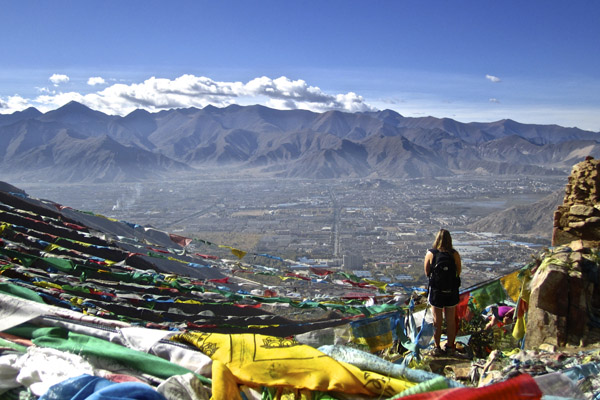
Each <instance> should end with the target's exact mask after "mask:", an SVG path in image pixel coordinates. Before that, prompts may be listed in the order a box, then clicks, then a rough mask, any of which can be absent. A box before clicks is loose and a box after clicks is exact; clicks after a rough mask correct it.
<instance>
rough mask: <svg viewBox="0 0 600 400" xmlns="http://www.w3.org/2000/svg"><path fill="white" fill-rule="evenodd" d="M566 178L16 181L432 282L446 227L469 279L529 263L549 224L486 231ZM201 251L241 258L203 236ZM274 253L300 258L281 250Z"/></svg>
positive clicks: (334, 264) (252, 245)
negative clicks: (529, 230)
mask: <svg viewBox="0 0 600 400" xmlns="http://www.w3.org/2000/svg"><path fill="white" fill-rule="evenodd" d="M566 181H567V179H566V177H559V176H557V177H512V178H509V177H501V178H493V177H489V178H475V179H473V178H472V177H469V178H466V177H464V178H461V177H455V178H451V179H443V180H442V179H418V180H382V179H356V180H294V179H291V180H280V179H268V180H260V179H216V178H214V177H213V178H212V179H194V180H192V179H186V180H177V181H175V180H170V181H160V182H141V183H129V184H120V183H112V184H100V185H78V184H77V185H76V184H73V185H50V184H44V183H36V184H32V183H27V184H25V183H16V186H18V187H20V188H22V189H24V190H26V191H27V192H28V194H29V195H30V196H32V197H37V198H41V199H47V200H51V201H54V202H57V203H59V204H62V205H65V206H69V207H72V208H75V209H78V210H81V211H90V212H93V213H96V214H101V215H104V216H106V217H111V218H115V219H118V220H123V221H127V222H131V223H135V224H139V225H142V226H146V227H148V226H151V227H154V228H156V229H159V230H162V231H166V232H169V233H175V234H178V235H182V236H186V237H190V238H194V239H201V240H204V241H207V242H210V243H211V244H219V245H225V246H231V247H234V248H237V249H240V250H244V251H246V252H248V253H249V254H248V255H246V256H245V257H244V258H243V259H242V260H241V262H242V263H247V264H251V265H264V266H271V267H277V268H281V269H288V270H291V269H294V268H298V269H301V268H302V266H304V267H306V266H307V265H315V266H322V267H327V268H330V269H343V270H345V271H349V272H352V273H354V274H356V275H358V276H361V277H369V278H372V279H375V280H379V281H383V282H402V283H404V284H407V285H411V286H412V285H423V284H424V283H425V277H424V275H423V257H424V255H425V253H426V251H427V249H428V248H430V247H431V245H432V242H433V240H434V237H435V234H436V233H437V231H438V230H439V229H440V228H442V227H443V228H446V229H449V230H450V231H451V232H452V234H453V239H454V245H455V248H456V249H457V250H458V251H459V252H460V253H461V255H462V258H463V275H462V287H463V288H466V287H470V286H472V285H475V284H477V283H480V282H484V281H486V280H488V279H492V278H495V277H498V276H500V275H503V274H505V273H507V272H509V271H512V270H515V269H517V268H519V267H522V266H524V265H526V264H527V263H528V262H530V261H531V260H532V257H534V256H536V255H538V254H539V253H541V251H542V250H543V249H544V247H547V246H549V245H550V240H551V235H552V214H551V213H550V215H548V216H547V218H548V221H549V223H548V226H549V229H548V232H547V233H546V234H544V235H523V234H518V233H507V232H504V233H503V234H498V233H491V232H476V231H472V230H470V229H469V228H468V227H469V225H470V224H472V223H473V222H475V221H477V220H479V219H481V218H482V217H485V216H487V215H489V214H491V213H494V212H497V211H501V210H504V209H507V208H509V207H512V206H519V205H528V204H532V203H535V202H536V201H538V200H540V199H542V198H544V197H546V196H548V195H550V194H552V193H555V192H557V191H559V190H561V189H563V188H564V186H565V184H566ZM191 246H193V247H194V248H193V250H194V251H195V252H199V253H203V254H213V255H217V256H219V257H222V258H235V257H233V256H232V255H231V253H230V252H227V251H225V249H223V248H220V247H218V246H211V245H206V244H202V242H201V241H194V242H193V243H192V245H191ZM260 254H268V255H272V256H276V257H281V258H283V259H285V260H293V261H294V262H295V263H290V262H289V261H288V262H285V263H282V262H281V261H277V260H275V259H274V258H270V257H264V256H260Z"/></svg>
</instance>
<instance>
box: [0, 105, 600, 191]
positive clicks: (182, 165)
mask: <svg viewBox="0 0 600 400" xmlns="http://www.w3.org/2000/svg"><path fill="white" fill-rule="evenodd" d="M599 139H600V133H598V132H591V131H584V130H581V129H578V128H565V127H561V126H557V125H534V124H522V123H518V122H516V121H512V120H501V121H496V122H490V123H480V122H472V123H461V122H458V121H455V120H452V119H449V118H441V119H440V118H434V117H424V118H408V117H403V116H402V115H400V114H398V113H397V112H394V111H391V110H384V111H377V112H361V113H344V112H340V111H328V112H324V113H315V112H311V111H306V110H275V109H271V108H267V107H264V106H259V105H254V106H238V105H231V106H228V107H225V108H216V107H213V106H207V107H205V108H202V109H197V108H182V109H172V110H167V111H160V112H157V113H150V112H147V111H144V110H141V109H138V110H135V111H133V112H132V113H130V114H128V115H126V116H123V117H121V116H115V115H107V114H104V113H102V112H99V111H95V110H92V109H90V108H88V107H86V106H84V105H83V104H80V103H77V102H70V103H68V104H66V105H64V106H62V107H60V108H58V109H55V110H52V111H48V112H46V113H42V112H40V111H39V110H37V109H35V108H28V109H26V110H24V111H20V112H15V113H13V114H0V167H1V168H2V171H3V174H4V175H9V176H16V177H18V178H20V179H36V180H47V181H61V182H71V183H74V182H113V181H123V182H124V181H139V180H147V179H156V178H163V177H166V176H170V175H172V174H182V173H190V174H194V173H196V172H199V171H202V170H203V169H206V168H213V167H218V168H220V169H226V168H230V169H231V170H232V171H237V173H240V172H243V173H247V174H254V175H259V176H263V177H265V176H272V177H282V178H316V179H320V178H323V179H329V178H355V177H370V178H430V177H444V176H452V175H457V174H489V175H505V174H528V175H548V174H557V175H566V174H567V173H568V171H569V170H570V168H571V166H572V165H574V164H575V163H577V162H579V161H581V160H582V159H583V158H584V157H586V156H588V155H591V156H594V157H600V142H599Z"/></svg>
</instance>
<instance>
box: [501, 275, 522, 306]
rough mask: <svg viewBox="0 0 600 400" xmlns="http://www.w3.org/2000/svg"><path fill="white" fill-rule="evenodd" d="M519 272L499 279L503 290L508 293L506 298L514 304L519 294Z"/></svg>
mask: <svg viewBox="0 0 600 400" xmlns="http://www.w3.org/2000/svg"><path fill="white" fill-rule="evenodd" d="M519 272H520V271H519V270H517V271H515V272H513V273H511V274H508V275H506V276H504V277H502V278H500V282H502V286H504V290H506V293H508V296H509V297H510V298H511V299H512V301H514V302H516V301H517V300H518V299H519V294H520V293H521V281H520V280H519Z"/></svg>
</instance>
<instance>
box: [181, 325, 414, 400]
mask: <svg viewBox="0 0 600 400" xmlns="http://www.w3.org/2000/svg"><path fill="white" fill-rule="evenodd" d="M171 340H175V341H179V342H185V343H189V344H192V345H194V346H196V347H197V348H198V349H199V350H200V351H202V352H203V353H204V354H206V355H208V356H209V357H210V358H212V359H213V361H220V362H221V363H223V364H225V365H226V366H227V368H228V369H229V371H230V372H231V373H232V374H233V376H234V377H235V380H236V382H237V384H245V385H248V386H250V387H259V386H270V387H273V386H279V387H287V388H296V389H309V390H320V391H323V392H328V391H337V392H343V393H356V394H365V395H382V396H384V397H391V396H393V395H395V394H397V393H399V392H401V391H403V390H406V389H408V388H410V387H412V386H414V385H415V383H413V382H410V381H406V380H403V379H395V378H389V377H386V376H384V375H381V374H377V373H373V372H369V371H362V370H360V369H359V368H357V367H355V366H353V365H351V364H347V363H343V362H338V361H336V360H334V359H333V358H331V357H329V356H327V355H325V354H323V353H322V352H320V351H319V350H317V349H315V348H314V347H311V346H307V345H302V344H299V343H298V342H297V341H296V340H295V339H287V338H280V337H275V336H266V335H259V334H250V333H244V334H231V335H230V334H220V333H202V332H186V333H181V334H179V335H175V336H173V337H172V338H171ZM213 372H214V370H213ZM214 385H217V387H220V388H223V391H227V392H228V393H233V392H237V387H236V388H230V389H225V388H224V386H225V384H224V383H223V382H215V376H214V375H213V387H214ZM234 398H235V397H234Z"/></svg>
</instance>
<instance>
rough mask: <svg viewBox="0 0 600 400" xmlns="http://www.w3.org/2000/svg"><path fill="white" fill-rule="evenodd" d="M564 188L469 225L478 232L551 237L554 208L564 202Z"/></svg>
mask: <svg viewBox="0 0 600 400" xmlns="http://www.w3.org/2000/svg"><path fill="white" fill-rule="evenodd" d="M563 197H564V190H562V189H561V190H558V191H556V192H554V193H552V194H550V195H548V196H546V197H544V198H543V199H541V200H539V201H537V202H535V203H533V204H528V205H522V206H516V207H510V208H508V209H506V210H502V211H498V212H495V213H492V214H490V215H488V216H487V217H484V218H481V219H480V220H478V221H477V222H475V223H473V224H471V225H470V226H469V229H470V230H473V231H476V232H494V233H503V234H529V235H537V236H541V237H545V238H548V239H550V238H551V237H552V223H553V215H554V210H556V208H557V207H558V206H559V205H560V204H562V201H563Z"/></svg>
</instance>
